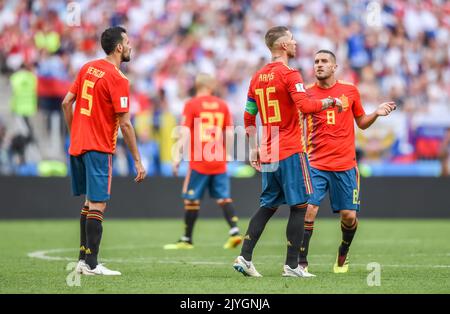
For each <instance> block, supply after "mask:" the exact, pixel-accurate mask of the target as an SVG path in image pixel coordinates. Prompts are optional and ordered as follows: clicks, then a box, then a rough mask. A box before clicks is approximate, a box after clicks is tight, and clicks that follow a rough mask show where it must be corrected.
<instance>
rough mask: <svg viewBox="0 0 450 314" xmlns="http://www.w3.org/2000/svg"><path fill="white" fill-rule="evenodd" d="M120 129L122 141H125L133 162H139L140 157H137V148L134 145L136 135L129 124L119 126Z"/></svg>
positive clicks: (135, 144)
mask: <svg viewBox="0 0 450 314" xmlns="http://www.w3.org/2000/svg"><path fill="white" fill-rule="evenodd" d="M120 129H121V130H122V135H123V139H124V141H125V144H127V146H128V149H129V150H130V152H131V155H132V156H133V160H134V161H135V162H140V161H141V156H140V155H139V151H138V148H137V143H136V134H135V133H134V128H133V126H132V125H131V123H126V124H122V125H121V126H120Z"/></svg>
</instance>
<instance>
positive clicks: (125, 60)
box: [121, 53, 131, 62]
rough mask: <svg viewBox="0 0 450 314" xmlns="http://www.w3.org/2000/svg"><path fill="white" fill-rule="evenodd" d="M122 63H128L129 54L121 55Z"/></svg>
mask: <svg viewBox="0 0 450 314" xmlns="http://www.w3.org/2000/svg"><path fill="white" fill-rule="evenodd" d="M121 59H122V62H130V60H131V53H128V55H125V54H122V58H121Z"/></svg>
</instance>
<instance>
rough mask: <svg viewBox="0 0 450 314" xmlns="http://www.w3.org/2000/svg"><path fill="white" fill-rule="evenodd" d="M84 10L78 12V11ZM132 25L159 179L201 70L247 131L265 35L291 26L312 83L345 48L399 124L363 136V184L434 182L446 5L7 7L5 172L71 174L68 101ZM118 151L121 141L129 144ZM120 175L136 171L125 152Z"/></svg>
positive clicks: (129, 69) (135, 67)
mask: <svg viewBox="0 0 450 314" xmlns="http://www.w3.org/2000/svg"><path fill="white" fill-rule="evenodd" d="M78 13H80V15H78ZM111 25H123V26H125V27H126V28H127V29H128V32H129V36H130V38H131V40H132V46H133V53H132V61H131V62H130V63H129V64H127V65H126V66H125V68H124V71H125V72H126V74H127V76H128V77H129V79H130V82H131V87H132V100H131V111H132V115H133V121H134V124H135V127H136V130H137V134H138V139H139V146H140V147H139V148H140V150H141V152H142V154H143V156H145V158H146V161H145V162H146V165H147V167H148V172H149V173H150V174H152V175H170V152H171V144H172V140H171V138H170V135H171V130H172V128H173V127H174V126H175V125H176V123H177V121H178V119H179V116H180V113H181V111H182V108H183V104H184V102H185V101H186V99H187V98H188V97H190V96H192V89H193V77H194V76H195V74H196V73H198V72H200V71H202V72H208V73H213V74H214V75H215V76H216V77H217V79H218V81H219V83H220V84H219V86H220V88H219V90H218V94H219V96H221V97H223V98H225V99H226V100H227V101H228V103H229V105H230V107H231V110H232V112H233V114H234V116H235V123H236V124H238V125H239V124H242V112H243V108H244V103H245V100H246V92H247V88H248V84H249V80H250V77H251V75H252V74H253V73H254V71H255V70H256V69H257V68H258V67H260V66H262V65H263V64H264V63H265V62H267V61H268V57H269V53H268V50H267V48H266V47H265V45H264V40H263V38H264V34H265V32H266V30H267V29H268V28H269V27H271V26H274V25H287V26H288V27H289V28H290V29H291V30H292V32H293V34H294V37H295V39H296V40H297V42H298V44H297V46H298V54H297V57H296V59H295V60H294V61H293V62H292V64H291V66H293V67H297V68H299V69H300V70H301V72H302V74H303V77H304V80H305V82H307V83H309V82H313V81H314V76H313V55H314V53H315V52H316V51H317V50H319V49H330V50H333V51H335V52H336V55H337V58H338V64H339V69H340V70H339V74H338V77H339V78H341V79H343V80H346V81H351V82H354V83H355V84H357V86H358V87H359V89H360V92H361V96H362V100H363V104H364V107H365V109H366V111H368V112H371V111H372V110H374V108H375V107H376V105H377V104H379V103H381V102H383V101H387V100H394V101H396V103H397V105H398V106H399V110H397V111H396V112H395V113H394V114H393V115H392V116H391V117H389V118H387V119H380V120H379V121H377V123H376V124H375V125H374V126H373V127H372V128H371V129H369V130H367V131H365V132H357V146H358V150H359V153H360V154H359V156H360V157H361V165H362V166H363V167H362V173H363V174H365V175H431V176H436V175H439V174H440V172H441V165H440V163H439V156H442V153H443V152H444V151H446V150H447V151H448V147H447V148H446V147H443V143H447V142H448V141H444V138H445V137H446V136H447V135H446V134H447V133H446V132H447V129H448V128H449V127H450V102H449V96H450V62H449V61H450V57H449V55H450V27H449V26H450V2H448V1H444V0H434V1H432V0H428V1H418V0H417V1H400V0H393V1H372V2H370V1H331V0H320V1H312V2H311V1H308V2H307V1H305V0H242V1H235V0H211V1H208V0H151V1H140V0H117V1H106V0H105V1H100V0H80V1H76V2H69V1H63V0H52V1H45V0H40V1H39V0H36V1H33V0H29V1H10V0H6V1H5V0H0V34H1V35H0V70H1V76H0V81H1V83H2V84H1V86H2V87H0V95H1V96H2V97H1V98H2V100H3V101H2V102H1V104H0V115H1V116H0V173H3V174H19V175H20V174H22V175H58V174H60V175H65V174H66V169H65V147H67V145H68V144H67V136H66V133H65V128H64V126H63V120H62V116H61V112H60V103H61V100H62V98H63V96H64V95H65V93H66V92H67V89H68V87H69V86H70V83H71V81H72V79H73V78H74V76H75V74H76V73H77V71H78V69H79V68H80V67H81V66H82V64H83V63H85V62H87V61H89V60H92V59H95V58H102V57H103V51H102V50H101V47H100V45H99V35H100V34H101V32H102V31H103V30H104V29H105V28H107V27H109V26H111ZM119 142H120V140H119ZM116 159H117V162H116V169H115V171H116V174H118V175H126V174H128V173H129V171H130V164H129V163H128V162H127V157H126V152H125V150H124V149H123V148H122V147H121V146H120V145H119V149H118V154H117V157H116Z"/></svg>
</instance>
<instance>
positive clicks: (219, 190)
mask: <svg viewBox="0 0 450 314" xmlns="http://www.w3.org/2000/svg"><path fill="white" fill-rule="evenodd" d="M195 87H196V96H195V97H194V98H192V99H191V100H189V101H188V102H187V103H186V105H185V107H184V112H183V123H182V126H183V127H184V128H185V131H187V132H186V134H185V135H186V137H185V139H186V144H187V145H185V146H189V147H190V151H189V152H188V153H189V160H190V162H189V170H188V173H187V175H186V178H185V181H184V185H183V192H182V197H183V199H184V209H185V213H184V222H185V231H184V235H183V236H182V237H181V239H180V240H179V241H178V242H177V243H175V244H167V245H165V246H164V248H165V249H167V250H170V249H191V248H193V244H192V243H193V241H192V233H193V230H194V224H195V222H196V220H197V217H198V212H199V210H200V201H201V199H202V198H203V194H204V192H205V190H206V189H208V190H209V195H210V196H211V197H212V198H214V199H216V201H217V204H219V206H220V207H221V208H222V210H223V213H224V216H225V219H226V221H227V223H228V225H229V227H230V230H229V238H228V240H227V242H226V243H225V245H224V248H225V249H231V248H234V247H236V246H237V245H239V244H240V243H241V241H242V239H241V236H240V235H239V229H238V226H237V221H238V218H237V216H236V214H235V210H234V207H233V203H232V200H231V196H230V178H229V177H228V175H227V158H226V153H227V151H226V148H227V147H226V143H227V142H228V143H229V144H230V143H232V137H233V136H234V132H233V128H232V127H233V121H232V117H231V114H230V111H229V109H228V105H227V104H226V103H225V102H224V101H223V100H222V99H220V98H218V97H215V96H213V95H212V94H213V92H214V89H215V82H214V79H213V78H212V77H211V76H210V75H208V74H204V73H201V74H199V75H197V77H196V80H195ZM224 134H225V135H226V136H225V137H224ZM179 148H180V150H179V151H178V152H177V153H178V154H179V156H174V157H175V158H174V163H173V169H174V174H175V175H176V174H177V173H178V166H179V163H180V161H181V156H180V155H181V153H182V147H181V146H180V147H179Z"/></svg>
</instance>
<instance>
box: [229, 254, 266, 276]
mask: <svg viewBox="0 0 450 314" xmlns="http://www.w3.org/2000/svg"><path fill="white" fill-rule="evenodd" d="M233 268H234V269H235V270H236V271H238V272H240V273H242V274H243V275H244V276H249V277H262V275H261V274H260V273H258V271H257V270H256V268H255V266H254V265H253V263H252V262H248V261H246V260H245V258H243V257H242V256H238V257H237V258H236V259H235V261H234V264H233Z"/></svg>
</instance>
